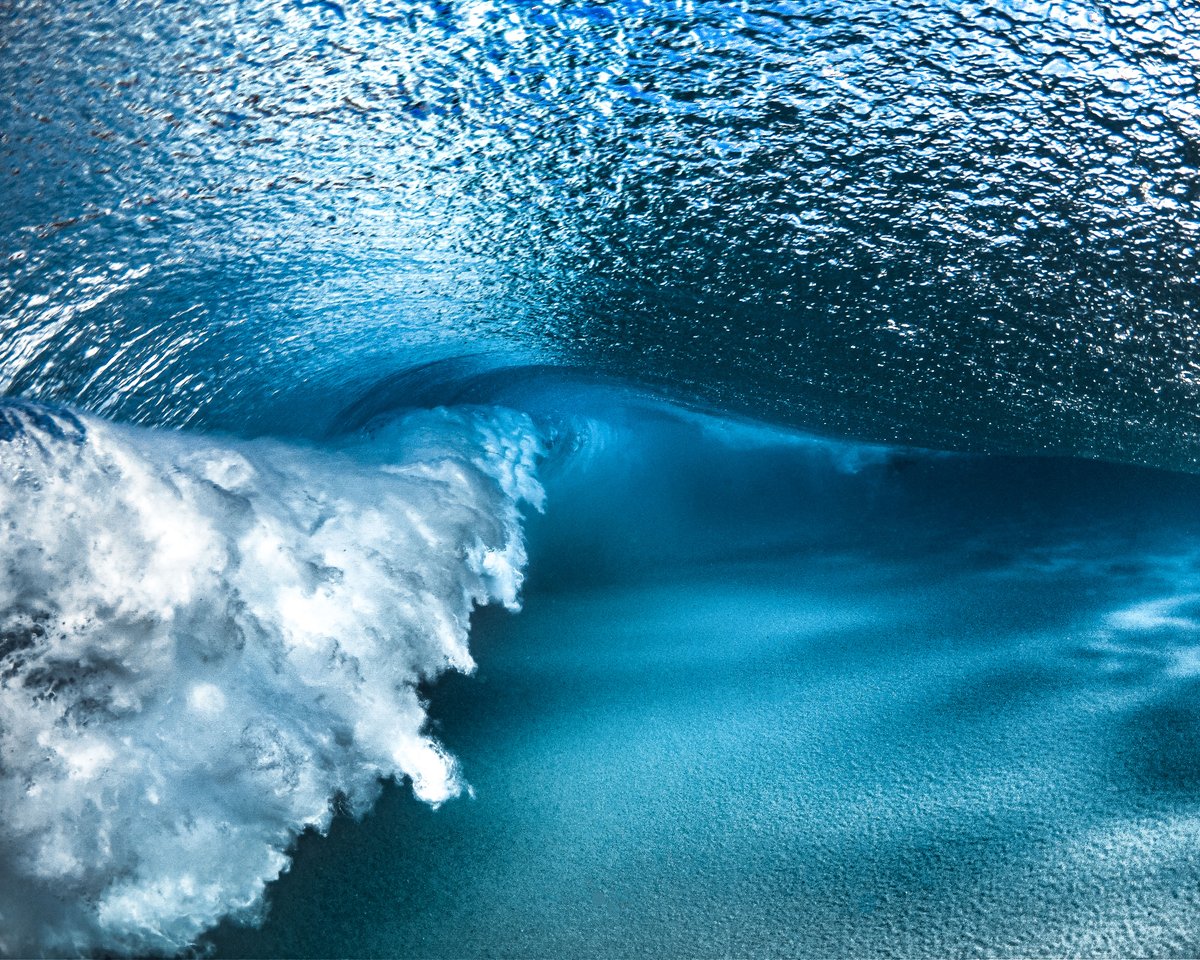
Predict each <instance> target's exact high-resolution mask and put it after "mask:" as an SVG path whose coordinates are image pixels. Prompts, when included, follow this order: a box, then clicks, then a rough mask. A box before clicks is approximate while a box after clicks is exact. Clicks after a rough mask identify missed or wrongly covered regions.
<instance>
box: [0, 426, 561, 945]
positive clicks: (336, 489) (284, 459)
mask: <svg viewBox="0 0 1200 960" xmlns="http://www.w3.org/2000/svg"><path fill="white" fill-rule="evenodd" d="M0 424H3V425H5V429H4V430H3V432H2V433H0V527H2V528H3V529H4V531H5V544H4V548H3V555H2V557H0V559H2V561H3V566H2V567H0V804H2V806H3V809H4V810H5V817H4V819H3V821H0V952H3V953H6V954H29V953H70V952H87V951H91V950H95V949H103V950H112V951H122V952H134V951H138V952H146V951H156V952H174V951H178V950H181V949H184V948H186V947H187V946H188V945H189V944H190V943H192V942H193V941H194V939H195V938H196V936H198V935H199V934H200V933H201V932H202V931H203V930H204V929H206V928H207V927H209V926H211V925H212V924H214V923H215V922H216V921H217V920H219V919H220V918H221V917H222V916H225V915H228V914H233V915H235V916H241V917H244V918H247V919H252V918H253V917H254V915H255V913H256V911H258V910H259V909H260V905H261V899H262V893H263V889H264V886H265V885H266V883H267V882H269V881H270V880H271V879H273V878H274V877H276V876H277V875H278V874H279V873H280V871H282V870H284V869H286V867H287V864H288V858H287V849H288V846H289V845H290V843H291V841H292V839H293V838H294V837H295V836H296V835H297V834H298V833H299V832H300V831H302V830H304V829H306V828H310V827H311V828H316V829H318V830H323V829H325V828H326V827H327V825H328V823H329V821H330V818H331V799H332V798H334V797H335V796H341V797H343V798H344V799H345V802H346V803H347V804H348V805H349V807H350V808H351V809H352V810H355V811H362V810H364V809H365V808H366V807H367V806H369V804H370V803H371V802H372V801H373V799H374V797H375V796H376V794H377V791H378V785H379V782H380V778H386V777H391V776H395V777H400V776H404V777H408V778H409V779H410V780H411V781H412V784H413V788H414V790H415V792H416V793H417V795H418V796H420V797H422V798H424V799H426V800H428V801H430V802H433V803H437V802H440V801H442V800H445V799H447V798H448V797H450V796H453V795H454V794H455V793H456V792H457V791H458V790H459V789H460V780H459V776H458V772H457V770H456V765H455V762H454V760H453V758H452V757H450V756H449V755H448V754H447V752H446V751H445V750H444V749H443V748H442V747H441V745H440V744H438V743H437V742H436V741H435V740H434V739H433V738H432V737H431V736H430V735H429V733H428V731H427V729H426V714H425V708H424V704H423V703H422V701H421V700H420V697H419V695H418V692H417V685H418V684H419V683H420V682H421V681H423V680H427V679H429V678H432V677H434V676H436V675H438V674H439V673H441V672H442V671H444V670H446V669H456V670H462V671H469V670H471V669H473V667H474V663H473V661H472V659H471V655H470V652H469V650H468V646H467V635H468V626H469V617H470V613H471V610H472V609H473V607H474V605H476V604H484V603H489V602H493V601H498V602H501V603H504V604H506V605H507V606H509V607H511V608H514V609H515V608H516V607H517V606H518V591H519V589H520V586H521V580H522V570H523V567H524V564H525V548H524V542H523V536H522V531H521V515H520V508H521V504H522V502H528V503H531V504H533V505H535V506H537V507H539V508H540V506H541V499H542V491H541V487H540V485H539V484H538V481H537V479H536V476H535V464H536V461H537V459H538V458H539V456H540V455H541V454H542V451H543V447H542V442H541V439H540V437H539V435H538V432H537V430H536V429H535V427H534V426H533V424H532V423H531V421H529V420H528V418H526V417H524V416H522V415H519V414H515V413H512V412H509V411H504V410H500V409H490V410H489V409H482V408H480V409H463V410H453V411H452V410H437V411H427V412H421V413H414V414H410V415H407V416H405V417H403V418H398V419H396V420H393V421H391V422H389V423H388V424H386V425H384V426H383V427H381V428H380V429H378V430H376V431H375V433H374V434H373V435H372V436H370V437H369V438H365V439H362V438H360V439H358V440H355V441H352V442H348V443H345V444H343V446H342V448H341V449H339V450H336V451H333V452H329V451H325V452H321V451H317V450H314V449H311V448H304V447H298V446H289V445H285V444H280V443H273V442H262V441H255V442H248V443H238V442H233V441H228V442H220V441H214V440H209V439H202V438H194V437H187V436H184V435H180V434H173V433H164V432H161V431H146V430H137V429H132V428H124V427H119V426H116V425H113V424H109V423H105V422H103V421H99V420H95V419H92V418H87V417H81V416H76V415H74V414H69V413H65V412H56V411H50V410H47V409H43V408H38V407H34V406H30V405H5V406H3V407H0Z"/></svg>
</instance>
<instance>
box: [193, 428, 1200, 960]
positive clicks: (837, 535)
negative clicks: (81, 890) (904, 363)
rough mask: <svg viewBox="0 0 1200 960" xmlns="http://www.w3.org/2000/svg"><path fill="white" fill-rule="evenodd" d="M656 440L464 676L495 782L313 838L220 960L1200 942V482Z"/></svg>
mask: <svg viewBox="0 0 1200 960" xmlns="http://www.w3.org/2000/svg"><path fill="white" fill-rule="evenodd" d="M655 431H658V433H655ZM649 433H650V439H649V440H644V441H643V442H642V447H641V451H642V452H641V454H640V455H635V454H631V452H630V450H629V449H628V447H626V448H625V449H624V452H623V453H622V455H621V458H620V459H619V460H618V459H616V458H615V455H614V457H613V458H610V460H609V462H605V461H604V459H603V458H601V460H600V461H598V462H594V463H593V464H592V465H591V466H590V468H589V469H588V470H587V471H585V473H586V476H570V475H568V476H565V477H559V478H557V479H555V478H554V477H553V476H552V477H550V479H549V486H550V502H551V507H550V513H549V515H548V516H547V517H546V518H542V519H538V520H536V521H535V522H534V523H533V525H532V528H531V547H532V549H531V575H530V580H529V584H528V589H527V596H526V609H525V610H524V612H522V613H521V614H519V615H517V616H515V617H514V616H511V615H508V614H504V613H500V612H494V611H485V612H483V613H482V614H479V615H477V617H476V621H477V622H476V628H475V634H474V638H473V650H474V652H475V656H476V658H477V660H478V661H479V664H480V667H479V671H478V673H477V675H475V676H474V677H469V678H464V677H458V676H454V677H450V678H448V679H446V680H444V681H443V682H442V683H441V684H440V685H439V686H437V687H436V688H435V689H433V690H431V691H430V692H429V695H430V698H431V701H432V704H433V713H434V715H435V716H436V717H438V718H439V720H438V722H439V724H440V730H439V732H440V735H441V737H442V738H443V740H444V742H445V743H446V744H447V745H448V746H449V747H450V748H451V749H452V750H453V751H454V752H455V753H456V754H457V756H458V757H459V758H460V759H461V762H462V767H463V770H464V773H465V776H466V778H467V779H468V781H469V782H470V783H471V784H472V786H473V789H474V796H473V797H471V798H468V797H463V798H461V799H458V800H455V801H452V802H450V803H448V804H446V805H445V806H443V807H442V808H441V809H438V810H431V809H429V808H428V807H425V806H423V805H421V804H419V803H417V802H416V801H414V800H412V799H411V797H410V795H409V791H408V788H407V787H394V786H393V787H389V788H388V789H387V791H386V792H385V795H384V797H383V799H382V801H381V803H380V804H379V806H378V808H377V809H376V811H375V812H374V813H372V814H371V815H369V816H368V817H367V818H366V820H364V821H363V822H362V823H353V822H351V821H349V820H346V819H341V820H339V821H338V822H337V823H336V824H335V827H334V830H333V832H332V835H331V836H330V837H329V838H328V839H318V838H315V837H305V838H304V839H303V840H302V841H301V843H300V845H299V849H298V851H297V857H296V863H295V866H294V867H293V869H292V871H291V873H290V874H289V875H288V876H286V877H285V878H284V879H283V880H282V881H281V882H280V883H279V884H277V885H276V887H275V888H274V889H273V892H272V896H271V900H272V908H271V914H270V917H269V920H268V922H267V924H266V926H265V927H264V928H263V929H262V930H261V931H249V930H239V929H237V928H233V927H230V926H226V927H223V928H222V929H220V930H219V931H218V932H217V933H216V935H215V936H214V938H213V940H214V941H215V943H216V945H217V949H218V953H219V954H220V955H235V954H241V955H247V956H259V955H271V954H287V955H295V956H317V955H372V956H409V955H411V956H423V957H463V956H576V957H587V956H594V957H614V956H629V955H635V954H645V955H655V956H661V955H680V956H708V955H739V956H740V955H748V954H769V955H809V956H812V955H818V956H868V955H884V954H896V955H903V956H916V955H938V956H947V955H974V954H988V955H997V954H998V955H1054V956H1061V955H1066V954H1072V955H1150V954H1153V955H1158V956H1164V955H1179V954H1188V955H1195V954H1197V953H1200V924H1198V923H1197V920H1196V917H1197V916H1200V804H1198V802H1197V801H1198V800H1200V762H1198V755H1200V740H1198V738H1197V734H1198V733H1200V697H1197V692H1198V688H1200V599H1198V597H1197V596H1193V593H1192V591H1193V589H1195V585H1196V584H1197V583H1198V582H1200V581H1197V578H1196V577H1195V575H1194V574H1193V573H1192V569H1193V566H1194V565H1193V562H1192V560H1191V558H1190V557H1189V556H1188V555H1187V551H1186V543H1187V542H1188V540H1189V539H1193V538H1194V536H1195V533H1196V529H1195V528H1196V527H1197V526H1198V525H1200V523H1198V522H1197V521H1196V520H1195V519H1193V518H1194V517H1197V516H1200V511H1197V510H1196V509H1195V507H1196V506H1197V505H1198V504H1200V485H1198V484H1197V483H1196V482H1195V481H1192V480H1189V479H1187V478H1179V477H1171V476H1169V475H1161V474H1153V473H1146V472H1140V471H1135V470H1125V469H1118V468H1111V467H1105V466H1100V465H1086V464H1071V463H1064V462H1060V461H1040V462H1039V461H996V462H992V463H980V462H974V461H963V460H932V461H927V460H924V459H920V458H918V459H917V460H916V461H912V462H906V463H904V464H899V465H897V464H892V465H889V466H882V465H876V466H866V467H864V468H863V469H862V470H861V471H860V472H858V473H844V472H843V473H839V472H837V471H835V470H832V469H828V467H827V466H825V467H818V466H814V464H813V462H812V460H813V454H812V452H811V451H809V452H807V453H805V452H796V451H791V452H789V451H786V450H784V451H780V450H774V451H761V450H760V451H747V450H742V451H740V452H737V453H733V454H731V453H730V452H729V451H728V450H725V451H724V452H723V453H722V452H721V451H718V450H717V449H716V446H715V445H714V444H712V443H711V442H710V441H704V440H700V441H697V439H696V437H694V436H691V434H690V433H688V431H686V430H685V431H682V433H680V432H679V431H678V430H677V429H676V428H674V427H664V426H661V425H660V426H658V427H653V428H651V429H650V430H649ZM684 434H686V435H684ZM706 444H708V446H707V447H706V446H705V445H706ZM1193 542H1194V539H1193Z"/></svg>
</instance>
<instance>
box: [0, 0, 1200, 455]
mask: <svg viewBox="0 0 1200 960" xmlns="http://www.w3.org/2000/svg"><path fill="white" fill-rule="evenodd" d="M0 18H2V20H0V44H3V57H2V58H0V130H3V131H4V135H3V138H2V139H0V161H2V162H0V168H2V170H3V177H4V179H3V188H2V189H3V202H2V203H0V237H2V238H3V240H4V246H5V252H6V255H7V258H8V259H7V261H6V262H7V266H6V269H5V276H4V279H3V281H2V283H0V324H2V326H0V389H2V390H5V391H7V392H10V393H15V394H19V395H22V396H26V397H30V398H37V399H41V400H49V401H55V402H60V403H68V404H72V405H76V406H80V407H83V408H85V409H89V410H92V411H94V412H99V413H103V414H106V415H110V416H112V417H115V418H118V419H122V420H140V421H143V422H147V423H157V424H161V423H171V424H183V423H189V424H193V425H197V426H205V427H212V426H217V427H220V428H222V429H225V430H230V431H233V432H245V431H247V430H249V431H257V432H267V433H273V434H279V433H281V432H286V433H310V435H312V433H314V432H315V433H318V434H319V432H320V428H321V427H322V426H323V424H322V422H321V420H320V417H319V416H314V415H312V414H311V411H314V410H321V409H324V407H325V405H326V404H329V406H330V408H331V409H340V407H342V406H344V405H345V404H347V403H350V402H352V401H353V400H354V399H356V398H357V397H358V396H359V395H360V393H361V391H362V388H363V387H364V385H369V384H370V383H371V382H373V381H374V380H376V379H378V378H380V377H383V376H386V375H388V374H389V373H391V372H392V371H394V370H396V369H401V368H404V367H406V366H409V365H412V364H414V363H421V362H425V361H427V360H429V359H435V358H437V357H439V356H446V355H457V354H461V353H463V352H466V351H468V350H477V351H481V352H485V353H488V354H489V355H492V356H494V357H497V358H500V359H502V360H504V361H505V362H520V363H530V362H538V363H554V364H561V363H571V364H577V365H581V366H584V367H587V368H590V369H597V370H601V371H603V372H605V373H606V374H609V375H615V376H618V377H621V378H625V379H640V380H648V381H652V382H654V383H655V384H657V385H658V386H659V387H660V388H662V389H664V390H666V391H667V392H668V393H669V394H670V395H671V396H672V397H674V398H676V399H683V400H696V399H699V400H703V401H705V402H709V403H713V404H716V405H719V406H722V407H724V408H727V409H733V410H738V411H740V412H743V413H749V414H751V415H753V416H757V417H760V418H763V419H772V420H781V421H787V422H789V423H792V424H794V425H799V426H803V427H807V428H809V429H815V430H818V431H819V432H830V433H836V434H839V435H852V436H857V437H860V438H867V439H874V440H884V441H902V442H905V443H915V444H919V445H924V446H936V447H943V448H944V447H956V448H964V447H966V448H973V449H978V450H997V449H1004V450H1007V451H1011V452H1031V451H1038V452H1042V451H1047V450H1049V451H1057V452H1063V453H1077V454H1085V455H1092V456H1100V457H1105V458H1110V459H1117V460H1126V461H1138V462H1144V463H1153V464H1158V465H1163V466H1171V467H1184V468H1187V469H1194V468H1195V467H1196V465H1197V463H1198V462H1200V461H1198V459H1197V458H1198V455H1200V434H1198V433H1197V423H1196V418H1195V409H1196V399H1197V394H1196V391H1197V389H1200V371H1198V369H1197V367H1196V363H1195V343H1196V337H1197V325H1196V308H1197V304H1198V303H1200V289H1198V287H1197V284H1198V283H1200V279H1198V278H1200V271H1198V270H1197V269H1196V267H1197V249H1200V247H1198V246H1197V230H1198V226H1197V225H1198V224H1200V209H1198V206H1197V204H1198V203H1200V189H1198V187H1200V177H1198V174H1197V168H1198V163H1200V161H1198V158H1200V153H1198V152H1197V144H1200V124H1198V122H1197V117H1200V94H1198V90H1197V86H1196V83H1195V77H1196V75H1197V74H1198V73H1200V47H1198V46H1197V44H1196V42H1195V37H1196V36H1197V35H1200V5H1197V4H1196V3H1195V2H1193V0H1166V2H1163V3H1158V4H1151V5H1147V4H1141V3H1125V2H1121V0H1053V2H1042V0H991V2H981V3H946V2H942V0H849V2H841V3H826V2H800V3H750V2H744V3H729V2H726V0H712V2H687V3H684V2H674V0H670V2H661V3H659V2H654V3H649V2H641V0H619V2H615V3H611V4H601V5H595V4H579V3H575V2H563V3H555V4H527V3H520V2H508V0H472V2H464V3H453V4H451V3H439V2H413V3H402V2H393V0H361V2H353V3H344V4H339V3H336V2H329V0H321V2H314V3H294V4H291V3H289V4H280V3H274V2H268V0H255V2H248V3H247V2H236V3H235V2H233V0H188V2H183V0H172V2H167V3H163V2H160V0H122V2H118V3H109V2H103V3H101V2H97V0H85V2H81V3H76V4H72V5H71V6H70V9H66V10H64V9H63V7H62V5H61V4H54V3H48V2H43V0H22V2H19V3H9V4H7V5H6V6H5V9H4V10H3V11H0Z"/></svg>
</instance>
